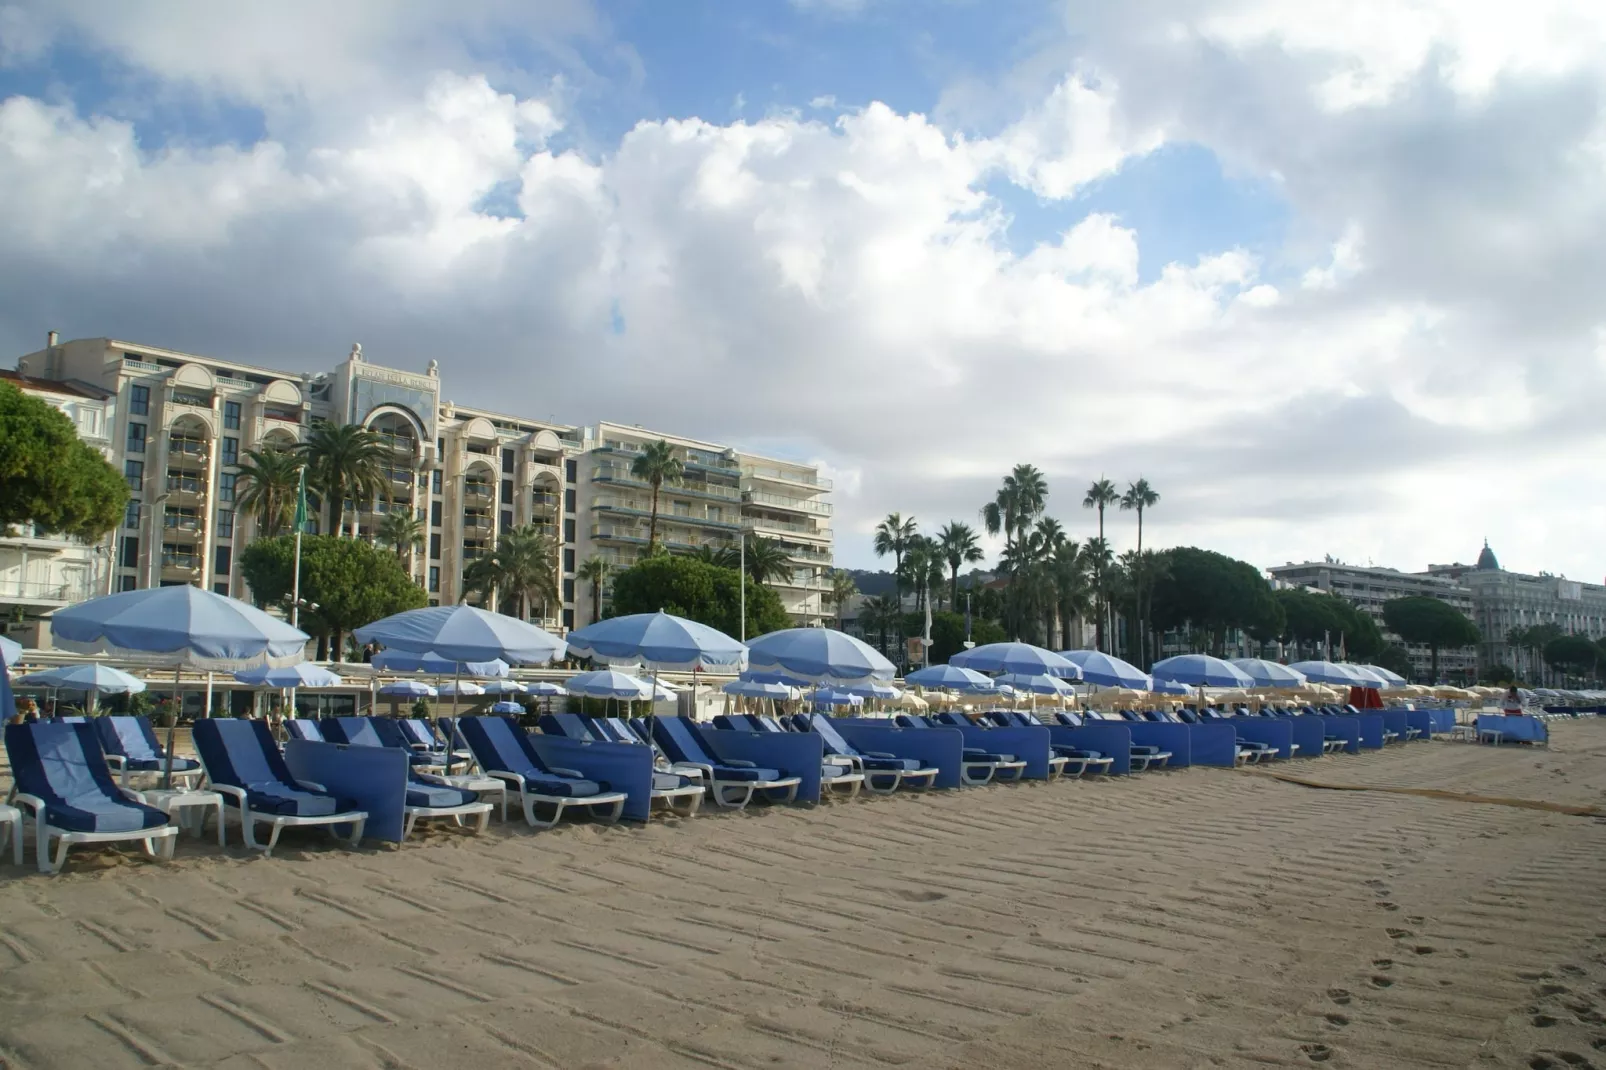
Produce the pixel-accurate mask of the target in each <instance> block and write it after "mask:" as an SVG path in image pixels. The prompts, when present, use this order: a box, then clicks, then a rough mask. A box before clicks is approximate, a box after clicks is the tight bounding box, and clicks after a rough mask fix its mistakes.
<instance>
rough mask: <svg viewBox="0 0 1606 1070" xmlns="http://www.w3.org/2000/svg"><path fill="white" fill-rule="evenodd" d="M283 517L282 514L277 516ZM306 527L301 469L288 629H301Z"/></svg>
mask: <svg viewBox="0 0 1606 1070" xmlns="http://www.w3.org/2000/svg"><path fill="white" fill-rule="evenodd" d="M279 515H281V516H283V515H284V514H282V513H281V514H279ZM306 526H307V470H306V469H305V468H302V469H300V470H298V471H297V473H296V553H295V563H294V565H293V566H292V571H291V580H290V627H292V628H299V627H301V529H302V528H304V527H306ZM286 712H287V713H288V714H289V715H290V716H291V717H292V718H293V717H295V715H296V689H295V688H293V687H292V688H291V689H290V708H289V709H288V710H287V711H286Z"/></svg>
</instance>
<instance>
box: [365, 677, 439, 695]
mask: <svg viewBox="0 0 1606 1070" xmlns="http://www.w3.org/2000/svg"><path fill="white" fill-rule="evenodd" d="M379 693H380V694H381V695H399V696H401V697H402V698H434V697H435V696H436V695H438V694H439V693H440V692H438V691H436V690H435V689H434V688H433V687H431V686H429V685H428V684H426V683H424V681H422V680H392V681H391V682H390V683H388V684H386V685H385V686H384V687H382V688H380V689H379Z"/></svg>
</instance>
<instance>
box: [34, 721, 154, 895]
mask: <svg viewBox="0 0 1606 1070" xmlns="http://www.w3.org/2000/svg"><path fill="white" fill-rule="evenodd" d="M5 738H6V756H7V758H8V759H9V760H10V762H11V776H12V779H13V781H14V782H15V785H16V797H15V801H16V803H17V804H18V806H20V807H21V808H22V809H24V810H27V811H28V812H29V813H31V814H32V815H33V819H34V846H35V850H36V853H37V854H38V856H39V871H40V872H41V873H54V872H56V871H58V870H59V869H61V867H62V866H63V865H64V864H65V863H66V861H67V848H68V847H70V846H72V845H73V844H75V843H114V842H117V841H123V840H139V841H141V842H142V843H143V844H144V845H145V850H146V852H147V853H149V854H151V855H153V856H155V857H158V858H172V857H173V844H174V842H175V841H176V838H177V836H178V826H177V825H175V824H173V823H172V822H171V821H170V820H169V819H168V816H167V815H166V814H164V813H162V811H160V810H158V809H156V808H155V807H154V806H146V805H145V804H144V803H143V802H141V801H139V796H138V794H137V793H135V792H133V791H130V790H128V789H127V788H118V786H117V784H116V783H115V782H113V780H112V774H111V769H110V767H108V766H107V765H106V759H105V757H104V756H103V755H102V753H101V749H100V741H99V740H98V739H97V738H96V737H95V730H94V728H93V727H91V726H90V725H88V724H85V723H83V722H75V723H70V724H68V723H61V722H51V721H35V722H31V723H28V724H14V725H7V726H6V731H5ZM52 838H54V839H55V841H56V853H55V858H54V860H52V858H51V854H50V841H51V839H52ZM21 846H22V840H21V838H20V837H17V838H16V840H15V841H14V843H13V845H12V851H13V857H14V858H15V859H16V860H17V861H18V862H19V863H20V862H21V861H22V851H21Z"/></svg>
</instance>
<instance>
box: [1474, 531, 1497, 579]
mask: <svg viewBox="0 0 1606 1070" xmlns="http://www.w3.org/2000/svg"><path fill="white" fill-rule="evenodd" d="M1478 571H1480V572H1499V571H1500V562H1499V561H1497V560H1496V559H1495V556H1494V551H1493V550H1491V549H1489V540H1488V539H1484V540H1483V552H1482V553H1480V554H1478Z"/></svg>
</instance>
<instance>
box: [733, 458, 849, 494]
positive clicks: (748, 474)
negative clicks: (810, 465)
mask: <svg viewBox="0 0 1606 1070" xmlns="http://www.w3.org/2000/svg"><path fill="white" fill-rule="evenodd" d="M742 478H743V479H761V480H764V481H766V482H770V483H791V484H794V485H795V486H799V487H812V488H814V489H815V490H830V489H831V481H830V480H829V479H822V478H821V477H819V476H817V475H813V474H811V473H809V472H805V471H794V470H792V469H789V468H775V467H773V466H771V465H762V464H744V465H742Z"/></svg>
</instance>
